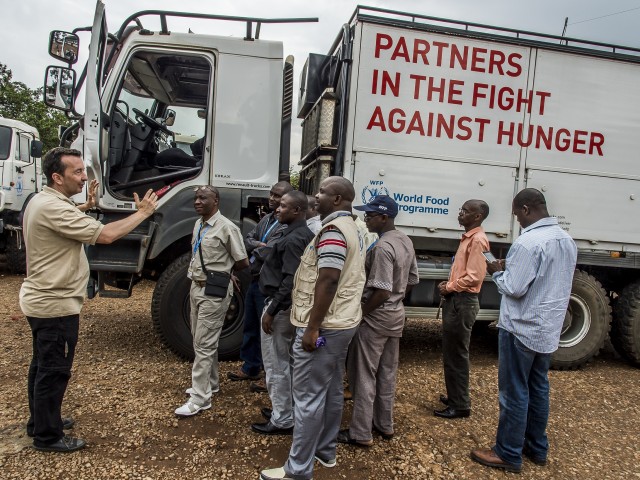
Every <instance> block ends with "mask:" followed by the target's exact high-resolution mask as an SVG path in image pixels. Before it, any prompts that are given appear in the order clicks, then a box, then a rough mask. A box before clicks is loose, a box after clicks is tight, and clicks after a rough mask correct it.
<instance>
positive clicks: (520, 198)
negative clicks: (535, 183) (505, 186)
mask: <svg viewBox="0 0 640 480" xmlns="http://www.w3.org/2000/svg"><path fill="white" fill-rule="evenodd" d="M513 204H514V205H515V206H516V207H518V208H522V207H524V206H525V205H526V206H528V207H529V208H531V207H535V206H538V205H544V206H545V207H544V208H546V205H547V200H546V199H545V198H544V195H543V193H542V192H541V191H540V190H538V189H536V188H525V189H524V190H521V191H520V192H519V193H518V194H517V195H516V196H515V198H514V199H513Z"/></svg>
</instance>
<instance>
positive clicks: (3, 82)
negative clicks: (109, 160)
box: [0, 63, 69, 152]
mask: <svg viewBox="0 0 640 480" xmlns="http://www.w3.org/2000/svg"><path fill="white" fill-rule="evenodd" d="M42 90H43V89H42V88H38V89H36V90H31V89H30V88H29V87H27V86H26V85H25V84H24V83H22V82H16V81H14V80H13V74H12V73H11V70H9V68H8V67H7V66H6V65H4V64H2V63H0V116H3V117H5V118H11V119H13V120H20V121H22V122H25V123H27V124H29V125H31V126H32V127H35V128H37V129H38V132H40V140H42V142H43V143H44V151H45V152H46V151H47V150H49V149H50V148H53V147H56V146H57V145H58V142H59V140H58V125H67V124H68V123H69V120H68V119H67V117H66V116H65V115H64V113H62V112H60V111H59V110H55V109H53V108H49V107H47V106H46V105H45V104H44V102H43V101H42Z"/></svg>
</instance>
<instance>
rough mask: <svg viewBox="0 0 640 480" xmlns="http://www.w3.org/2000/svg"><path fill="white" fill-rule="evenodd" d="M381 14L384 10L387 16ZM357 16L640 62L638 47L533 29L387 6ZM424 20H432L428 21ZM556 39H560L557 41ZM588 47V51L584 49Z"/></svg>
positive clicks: (359, 10) (359, 11) (359, 9)
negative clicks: (509, 26) (425, 13)
mask: <svg viewBox="0 0 640 480" xmlns="http://www.w3.org/2000/svg"><path fill="white" fill-rule="evenodd" d="M379 14H385V15H386V16H382V15H379ZM388 15H392V16H394V17H395V18H390V17H389V16H388ZM357 19H360V20H364V21H367V22H372V23H382V24H385V25H398V26H403V27H406V26H407V25H410V26H411V27H412V28H415V29H419V30H426V31H436V32H437V31H440V32H450V33H455V32H460V31H463V32H464V35H468V36H474V37H478V38H483V37H484V38H491V39H493V40H503V41H508V42H510V43H517V44H521V45H537V46H545V47H547V48H551V49H562V50H570V51H574V52H575V53H583V54H584V53H589V54H590V55H596V56H606V57H615V58H619V59H623V60H627V61H632V62H640V48H636V47H627V46H623V45H616V44H611V43H605V42H596V41H591V40H583V39H580V38H572V37H564V36H560V35H551V34H547V33H537V32H530V31H527V30H518V29H515V28H506V27H496V26H493V25H485V24H482V23H473V22H465V21H461V20H451V19H447V18H441V17H432V16H429V15H420V14H415V13H408V12H402V11H399V10H390V9H387V8H379V7H368V6H363V5H358V6H357V7H356V10H355V11H354V13H353V15H352V16H351V19H350V20H349V24H351V23H353V21H354V20H357ZM425 21H426V22H431V23H426V22H425ZM553 41H557V42H558V43H557V44H554V43H553ZM587 49H588V52H587V51H585V50H587Z"/></svg>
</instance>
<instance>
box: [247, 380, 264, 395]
mask: <svg viewBox="0 0 640 480" xmlns="http://www.w3.org/2000/svg"><path fill="white" fill-rule="evenodd" d="M249 390H250V391H252V392H253V393H265V392H266V391H267V383H266V382H265V380H264V378H261V379H260V380H258V381H257V382H251V384H250V385H249Z"/></svg>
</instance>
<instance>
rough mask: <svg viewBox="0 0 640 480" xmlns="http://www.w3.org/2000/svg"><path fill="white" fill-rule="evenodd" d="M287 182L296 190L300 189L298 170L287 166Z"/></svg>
mask: <svg viewBox="0 0 640 480" xmlns="http://www.w3.org/2000/svg"><path fill="white" fill-rule="evenodd" d="M289 177H290V178H289V183H290V184H291V185H292V186H293V188H295V189H296V190H298V189H300V170H294V169H293V167H291V168H289Z"/></svg>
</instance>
